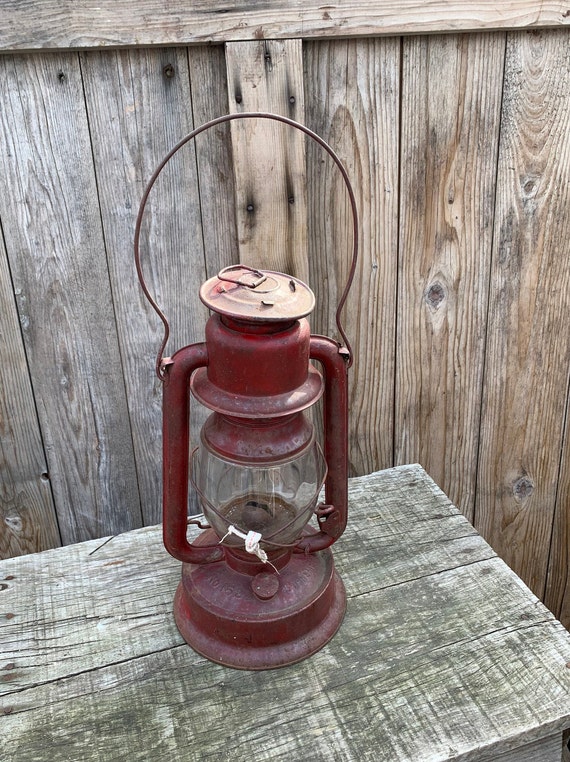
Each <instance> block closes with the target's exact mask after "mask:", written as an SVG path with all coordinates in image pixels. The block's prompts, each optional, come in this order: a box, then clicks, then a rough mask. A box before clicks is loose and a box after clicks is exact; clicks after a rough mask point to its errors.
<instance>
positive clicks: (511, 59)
mask: <svg viewBox="0 0 570 762" xmlns="http://www.w3.org/2000/svg"><path fill="white" fill-rule="evenodd" d="M569 136H570V52H569V47H568V35H567V34H564V33H562V34H560V33H558V32H552V33H549V34H543V33H540V32H535V33H532V34H530V33H528V34H527V33H524V34H512V35H510V36H509V41H508V48H507V61H506V71H505V93H504V104H503V116H502V132H501V145H500V152H499V173H498V183H497V185H498V194H497V212H496V221H495V236H494V244H493V264H492V271H491V293H490V311H489V333H488V343H487V358H486V370H485V376H486V381H485V389H484V408H483V417H482V426H481V444H480V459H479V475H478V495H477V503H476V510H475V520H476V526H477V528H478V529H480V531H481V533H482V534H483V535H484V536H486V537H488V538H490V539H491V541H492V544H493V547H494V548H495V549H496V550H497V552H498V553H499V554H500V555H501V556H502V557H503V558H504V559H505V560H506V561H507V563H508V564H509V565H510V566H512V568H513V569H514V570H515V571H517V573H519V574H520V575H521V577H522V578H523V579H524V580H525V581H526V582H527V584H529V586H530V587H531V588H532V589H533V590H534V591H535V592H536V593H537V594H538V595H543V593H544V586H545V579H546V572H547V565H548V555H549V547H550V540H551V534H552V525H553V516H554V508H555V500H556V491H557V486H556V485H557V481H558V475H559V466H560V452H561V448H562V444H563V439H562V438H563V428H564V413H565V408H566V402H567V399H566V398H567V391H568V380H569V367H570V344H569V342H568V335H569V334H570V261H569V259H568V256H567V247H566V242H567V240H568V238H569V237H570V195H569V194H570V140H569ZM551 574H554V575H563V576H565V575H566V570H565V569H564V568H559V569H551Z"/></svg>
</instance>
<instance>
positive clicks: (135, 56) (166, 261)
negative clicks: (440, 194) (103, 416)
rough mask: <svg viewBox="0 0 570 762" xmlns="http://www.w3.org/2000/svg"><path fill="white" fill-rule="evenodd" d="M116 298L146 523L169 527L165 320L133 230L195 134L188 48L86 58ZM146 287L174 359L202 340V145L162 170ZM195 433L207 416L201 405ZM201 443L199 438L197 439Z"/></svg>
mask: <svg viewBox="0 0 570 762" xmlns="http://www.w3.org/2000/svg"><path fill="white" fill-rule="evenodd" d="M81 61H82V70H83V78H84V84H85V94H86V99H87V104H88V111H89V124H90V129H91V137H92V141H93V148H94V156H95V164H96V172H97V183H98V189H99V198H100V203H101V212H102V219H103V227H104V231H105V240H106V243H107V251H108V257H109V269H110V273H111V283H112V290H113V301H114V306H115V312H116V315H117V323H118V329H119V338H120V342H121V355H122V358H123V364H124V370H125V384H126V389H127V396H128V400H129V410H130V416H131V422H132V429H133V442H134V447H135V452H136V459H137V470H138V476H139V481H140V485H141V499H142V506H143V517H144V521H145V523H156V522H157V521H159V520H160V516H161V513H160V505H161V500H160V496H161V481H160V479H161V467H160V464H161V462H162V451H161V444H162V439H161V428H162V423H161V422H162V386H161V383H160V381H159V380H158V378H157V377H156V376H155V373H154V366H155V360H156V353H157V351H158V348H159V346H160V342H161V340H162V323H160V321H159V319H158V317H157V315H156V314H155V312H154V311H153V310H152V309H151V308H150V306H149V304H148V302H147V301H146V299H145V297H144V296H143V294H142V291H141V289H140V288H139V284H138V280H137V279H136V277H135V275H134V264H133V263H134V260H133V245H132V241H133V231H134V226H135V217H136V214H137V212H138V208H139V202H140V198H141V197H142V194H143V190H144V187H145V186H146V183H147V181H148V179H149V178H150V176H151V174H152V172H153V171H154V169H155V168H156V166H157V165H158V164H159V162H160V160H161V159H162V157H163V156H164V155H165V154H166V153H167V152H168V151H169V150H170V149H171V148H172V146H173V145H174V144H175V143H177V142H178V141H179V140H180V139H181V138H182V137H184V136H185V135H186V134H188V133H189V132H191V130H192V129H193V121H192V101H191V90H190V80H189V70H188V56H187V51H186V49H185V48H167V49H133V50H123V51H114V52H110V51H103V52H91V53H84V54H82V57H81ZM141 259H142V266H143V270H144V273H145V277H146V280H147V284H148V286H149V288H150V290H151V292H152V293H153V294H155V295H156V299H157V301H158V303H159V304H160V305H161V308H162V309H163V310H164V312H165V313H166V315H167V317H168V319H169V321H170V324H171V336H172V338H171V340H170V341H169V344H168V346H167V348H166V354H172V353H173V352H174V351H175V350H176V349H178V348H180V347H182V346H185V345H187V344H190V343H192V342H194V341H201V340H203V332H204V330H203V329H204V325H205V322H206V319H207V314H206V310H205V308H204V307H203V306H202V304H201V302H200V300H199V298H198V289H199V286H200V284H201V283H202V282H203V281H204V280H205V267H204V248H203V240H202V229H201V215H200V193H199V183H198V177H197V172H196V156H195V146H194V144H193V143H190V144H188V145H186V146H184V148H182V149H181V150H180V151H179V152H178V153H177V154H176V155H175V156H174V157H173V158H172V159H171V161H170V162H169V163H168V164H167V165H166V167H165V168H164V170H163V172H162V173H161V175H160V177H159V179H158V181H157V183H156V185H155V187H154V188H153V191H152V193H151V196H150V198H149V202H148V205H147V209H146V212H145V219H144V223H143V232H142V235H141ZM192 414H193V415H192V427H193V430H196V429H197V428H198V426H199V425H200V424H201V422H202V420H203V417H204V413H203V411H202V409H201V408H200V407H199V406H198V405H197V404H194V405H193V406H192ZM194 441H195V437H194Z"/></svg>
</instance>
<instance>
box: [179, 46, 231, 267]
mask: <svg viewBox="0 0 570 762" xmlns="http://www.w3.org/2000/svg"><path fill="white" fill-rule="evenodd" d="M188 59H189V67H190V81H191V84H192V113H193V115H194V125H195V126H196V127H198V126H199V125H201V124H204V123H205V122H208V121H210V119H215V118H216V117H218V116H222V115H223V114H227V113H228V111H229V105H228V87H227V77H226V57H225V50H224V46H223V45H208V46H197V47H194V48H190V49H189V50H188ZM196 160H197V165H198V182H199V186H200V211H201V214H202V237H203V240H204V255H205V260H206V275H207V277H208V278H211V277H213V276H214V275H217V273H218V272H219V271H220V270H221V269H222V267H227V266H228V265H231V264H237V263H238V261H239V260H238V257H239V247H238V242H237V227H236V209H235V185H234V173H233V162H232V144H231V131H230V126H229V125H228V124H225V125H218V126H217V127H213V128H211V129H210V130H207V131H206V132H203V133H202V134H201V135H200V136H198V138H197V139H196Z"/></svg>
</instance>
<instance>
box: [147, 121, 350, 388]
mask: <svg viewBox="0 0 570 762" xmlns="http://www.w3.org/2000/svg"><path fill="white" fill-rule="evenodd" d="M236 119H272V120H273V121H276V122H282V123H283V124H287V125H289V126H290V127H294V128H295V129H297V130H300V131H301V132H304V133H305V135H307V136H308V137H310V138H311V139H312V140H314V141H315V142H316V143H318V144H319V145H320V146H321V147H322V148H324V150H325V151H326V152H327V153H328V154H329V156H330V157H331V158H332V160H333V161H334V163H335V164H336V166H337V167H338V169H339V171H340V173H341V175H342V178H343V180H344V184H345V186H346V190H347V193H348V198H349V202H350V207H351V211H352V225H353V238H352V260H351V265H350V270H349V273H348V278H347V281H346V284H345V287H344V291H343V292H342V296H341V297H340V300H339V302H338V305H337V309H336V314H335V320H336V326H337V329H338V332H339V333H340V335H341V336H342V339H343V341H344V343H345V347H344V348H342V347H341V348H340V351H341V352H342V353H343V354H344V355H345V356H346V359H347V367H348V368H350V366H351V365H352V363H353V353H352V348H351V346H350V342H349V340H348V337H347V335H346V333H345V330H344V326H343V325H342V320H341V312H342V309H343V307H344V304H345V302H346V299H347V297H348V293H349V291H350V287H351V286H352V281H353V279H354V274H355V272H356V263H357V260H358V210H357V208H356V199H355V196H354V191H353V189H352V185H351V183H350V180H349V177H348V173H347V171H346V169H345V167H344V165H343V163H342V162H341V160H340V158H339V157H338V156H337V154H336V153H335V151H334V150H333V149H332V148H331V146H330V145H329V144H328V143H327V142H326V141H325V140H323V138H321V137H320V135H317V133H316V132H313V130H311V129H309V128H308V127H305V125H303V124H301V123H300V122H296V121H294V120H293V119H289V117H286V116H281V114H273V113H270V112H262V111H250V112H247V111H244V112H241V113H235V114H224V115H223V116H219V117H217V118H215V119H211V120H210V121H209V122H205V123H204V124H202V125H201V126H200V127H197V128H196V129H194V130H192V132H190V133H188V135H186V136H185V137H184V138H182V139H181V140H179V141H178V143H176V145H175V146H174V147H173V148H171V150H170V151H169V152H168V153H167V154H166V156H165V157H164V158H163V159H162V161H161V162H160V164H159V165H158V166H157V168H156V169H155V170H154V172H153V174H152V176H151V178H150V180H149V181H148V184H147V186H146V188H145V190H144V193H143V196H142V199H141V202H140V205H139V211H138V214H137V219H136V224H135V235H134V254H135V265H136V269H137V275H138V278H139V282H140V284H141V288H142V290H143V293H144V295H145V296H146V298H147V300H148V302H149V304H150V305H151V307H152V308H153V309H154V311H155V312H156V314H157V315H158V317H159V318H160V320H161V321H162V323H163V325H164V337H163V339H162V343H161V345H160V348H159V350H158V356H157V359H156V375H157V376H158V378H159V379H160V380H161V381H164V379H165V375H166V373H165V369H166V366H167V365H168V363H167V361H166V358H164V359H163V354H164V349H165V347H166V344H167V342H168V337H169V336H170V325H169V322H168V319H167V317H166V315H165V314H164V312H163V311H162V310H161V309H160V307H159V306H158V304H157V302H156V300H155V299H154V297H153V296H152V294H151V293H150V291H149V289H148V286H147V284H146V281H145V278H144V274H143V271H142V267H141V261H140V234H141V227H142V220H143V216H144V211H145V208H146V203H147V201H148V197H149V195H150V192H151V190H152V188H153V186H154V184H155V182H156V180H157V179H158V176H159V175H160V173H161V172H162V170H163V169H164V167H165V166H166V164H167V163H168V162H169V161H170V159H171V158H172V157H173V156H174V154H175V153H177V152H178V151H179V150H180V149H181V148H182V147H183V146H185V145H186V143H189V142H190V141H191V140H194V138H196V137H197V136H198V135H200V133H202V132H205V131H206V130H209V129H210V128H211V127H215V126H216V125H218V124H224V123H225V122H231V121H234V120H236Z"/></svg>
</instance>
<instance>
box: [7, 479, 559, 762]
mask: <svg viewBox="0 0 570 762" xmlns="http://www.w3.org/2000/svg"><path fill="white" fill-rule="evenodd" d="M350 508H351V520H350V521H349V527H348V529H347V533H345V535H343V537H342V538H341V540H340V541H339V542H338V543H336V545H335V558H336V561H337V567H338V569H339V571H340V573H341V575H342V577H343V579H344V581H345V583H346V586H347V592H348V596H349V605H348V612H347V616H346V619H345V621H344V623H343V625H342V627H341V630H340V631H339V633H338V634H337V636H335V638H334V639H333V640H332V641H331V643H330V644H329V645H328V646H327V647H326V648H324V649H323V650H322V651H321V652H319V653H318V654H316V655H315V656H313V657H312V658H311V659H308V660H306V661H305V662H302V663H300V664H297V665H294V666H292V667H289V668H287V669H281V670H273V671H269V672H258V673H254V672H237V671H234V670H229V669H225V668H223V667H220V666H218V665H215V664H212V663H210V662H208V661H206V660H204V659H203V658H202V657H200V656H198V655H197V654H195V653H194V652H193V651H192V650H191V649H189V648H188V647H187V646H185V645H183V644H182V641H181V639H180V636H179V635H178V633H177V632H176V628H175V626H174V624H173V621H172V615H171V606H172V595H173V592H174V588H175V585H176V584H177V581H178V578H179V571H180V570H179V564H177V562H175V561H174V560H173V559H171V558H169V557H168V556H167V554H166V552H165V551H164V549H163V548H162V543H161V537H160V530H159V528H158V527H154V528H146V529H141V530H136V531H135V532H132V533H129V534H127V535H122V536H120V537H116V538H112V539H110V540H109V541H108V542H106V543H103V542H102V541H91V542H89V543H83V544H81V545H77V546H71V547H68V548H62V549H57V550H53V551H49V552H47V553H42V554H38V555H36V556H31V557H22V558H19V559H11V560H9V561H4V562H2V563H1V564H0V580H4V582H3V586H2V590H1V591H0V596H2V597H1V598H0V600H1V602H2V608H1V611H3V612H4V611H5V612H9V616H8V617H6V616H5V615H4V617H3V618H0V637H1V638H2V643H3V649H2V659H1V660H0V676H1V677H0V690H1V691H2V693H3V694H4V695H3V696H2V699H1V701H0V712H1V713H2V715H3V716H2V718H1V722H2V734H1V735H0V752H1V753H2V756H3V758H5V759H8V760H10V762H24V760H25V762H31V760H34V761H35V762H48V760H49V762H63V760H67V759H70V758H71V759H81V760H83V762H91V761H92V760H93V761H95V760H96V761H97V762H103V760H104V761H105V762H114V761H115V760H121V759H124V758H125V753H126V752H125V750H126V749H128V758H129V759H130V760H141V762H142V761H143V760H148V759H149V756H152V757H153V758H156V759H159V758H161V759H162V758H164V759H169V760H173V761H175V762H178V761H180V762H182V761H185V762H190V761H193V760H200V761H201V760H204V759H212V760H224V759H232V760H236V761H237V762H241V761H242V760H243V761H245V760H247V759H251V758H252V757H253V756H255V757H256V759H259V760H261V761H262V762H263V761H265V760H272V762H273V760H277V761H278V762H279V761H280V760H303V759H307V757H308V755H309V756H310V759H311V760H313V759H314V760H330V759H335V760H347V761H348V760H351V761H352V760H359V761H360V760H364V761H365V762H371V761H372V760H375V761H376V760H378V761H379V762H403V761H404V760H407V762H412V760H413V762H417V760H422V762H445V761H447V762H451V761H452V760H453V761H454V762H474V761H475V760H486V761H487V762H489V761H490V760H499V759H500V760H501V761H502V760H503V759H504V760H505V762H507V760H508V762H511V760H515V759H516V760H517V762H518V760H527V759H528V760H533V762H534V761H535V760H537V761H538V760H541V762H543V761H544V762H547V761H548V762H550V760H553V759H554V757H553V756H552V752H553V749H554V748H555V745H557V747H558V750H559V749H560V740H561V739H560V736H561V732H562V729H563V728H564V727H565V726H566V724H568V723H569V722H570V700H569V695H570V692H569V688H570V670H568V668H567V667H566V666H565V664H566V663H567V662H568V661H569V659H570V636H569V635H568V633H567V632H565V631H564V630H563V628H562V627H560V625H559V624H558V623H557V622H556V621H555V620H554V619H553V617H552V615H551V614H550V613H549V612H548V611H547V610H546V609H545V608H544V607H543V606H541V604H540V603H538V601H537V600H536V598H535V597H534V596H533V595H532V594H531V593H530V592H529V591H528V589H527V588H526V587H525V586H524V585H523V584H522V583H521V582H520V580H519V579H518V578H517V577H516V576H515V575H514V574H513V573H512V572H511V571H510V570H509V569H508V568H507V567H506V566H505V564H504V563H502V562H501V561H500V560H499V559H498V558H497V557H496V556H495V555H494V554H493V552H492V550H491V549H490V548H489V546H488V545H487V544H486V543H485V542H484V541H483V540H482V539H481V538H480V537H479V536H478V535H477V534H476V533H475V532H474V531H473V528H472V527H471V526H470V525H469V523H468V522H467V521H466V519H465V518H464V517H463V516H461V515H460V514H459V512H458V511H457V509H455V508H454V507H453V506H452V505H451V504H450V502H449V500H448V499H447V498H446V496H445V495H444V494H443V493H442V492H441V491H440V490H439V489H438V488H437V487H436V486H435V484H434V483H433V482H432V481H431V480H430V479H429V478H428V477H427V476H426V474H425V472H423V471H422V469H421V468H419V467H418V466H408V467H402V468H398V469H392V470H390V471H387V472H381V473H378V474H373V475H371V476H369V477H363V478H359V479H354V480H351V484H350ZM410 527H413V528H414V530H415V532H416V534H415V536H411V535H410V532H409V528H410ZM370 533H372V534H373V535H374V536H375V541H374V542H372V543H371V544H370V546H369V547H366V546H365V545H363V544H362V542H363V540H364V539H365V538H366V537H367V536H368V535H369V534H370ZM466 539H469V540H470V542H471V551H470V552H469V553H468V554H467V555H462V554H461V552H460V550H459V548H460V543H461V542H462V541H465V540H466ZM341 548H342V551H341V552H338V551H340V550H341ZM337 549H338V550H337ZM424 551H425V552H424ZM387 553H388V554H389V553H391V554H392V559H393V561H390V560H387V562H386V563H384V560H383V559H384V558H385V557H386V554H387ZM363 654H366V658H363ZM260 701H262V705H263V712H262V713H260V712H259V711H256V710H255V709H256V707H257V708H258V707H259V705H260ZM228 706H231V712H228ZM530 751H532V752H533V753H534V754H535V756H534V757H533V756H528V754H529V753H530ZM501 755H503V756H501ZM517 755H518V756H517Z"/></svg>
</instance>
